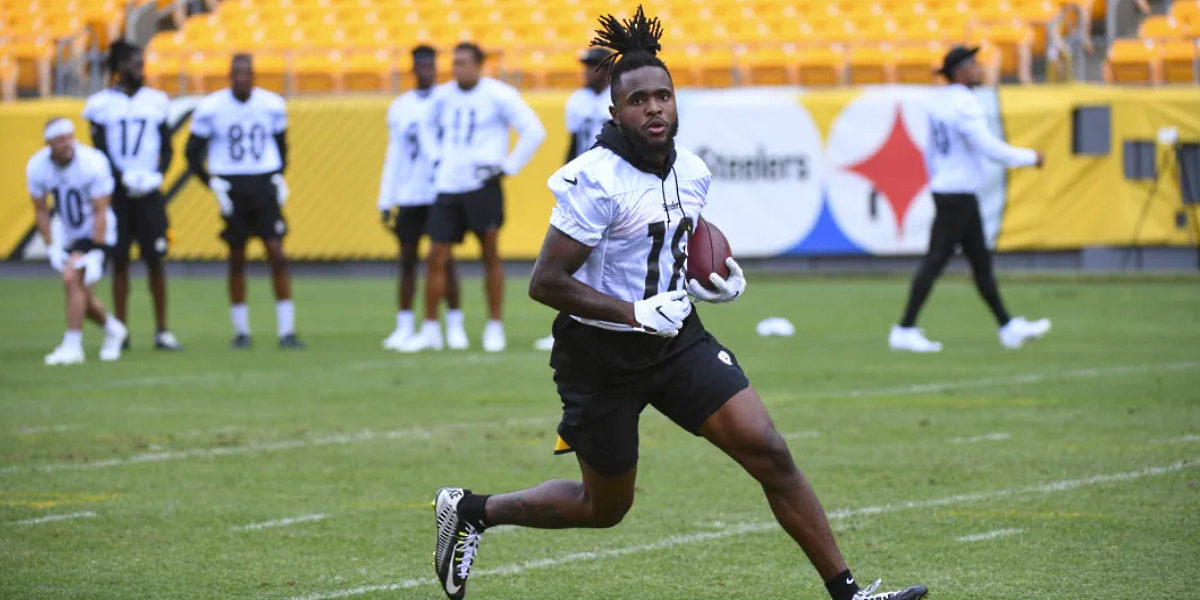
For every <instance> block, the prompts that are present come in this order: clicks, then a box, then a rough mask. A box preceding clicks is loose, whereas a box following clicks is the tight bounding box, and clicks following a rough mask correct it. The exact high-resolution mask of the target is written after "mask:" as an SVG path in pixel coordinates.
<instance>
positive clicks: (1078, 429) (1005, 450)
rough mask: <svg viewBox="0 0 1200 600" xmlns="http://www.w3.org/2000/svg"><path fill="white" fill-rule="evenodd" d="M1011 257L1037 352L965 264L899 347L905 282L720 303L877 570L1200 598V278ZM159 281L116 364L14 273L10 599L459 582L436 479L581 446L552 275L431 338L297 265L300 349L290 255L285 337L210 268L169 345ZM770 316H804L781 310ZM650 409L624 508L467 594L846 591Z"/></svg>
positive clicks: (953, 592)
mask: <svg viewBox="0 0 1200 600" xmlns="http://www.w3.org/2000/svg"><path fill="white" fill-rule="evenodd" d="M1006 279H1007V281H1006V282H1004V289H1003V291H1004V293H1005V294H1006V299H1007V301H1008V304H1009V305H1010V306H1011V307H1012V308H1013V309H1014V311H1015V312H1017V313H1020V314H1025V315H1027V316H1029V317H1040V316H1047V317H1050V318H1052V319H1053V320H1054V329H1053V331H1052V332H1051V333H1050V335H1049V336H1048V337H1047V338H1046V339H1044V340H1041V341H1040V342H1039V343H1037V344H1035V345H1033V346H1031V347H1027V348H1025V349H1023V350H1020V351H1015V352H1014V351H1005V350H1002V349H1001V348H1000V346H999V344H998V343H997V341H996V337H995V330H994V328H993V327H992V325H991V324H990V322H989V318H988V316H987V313H986V309H985V307H984V306H983V304H982V303H981V302H980V301H979V300H978V298H977V297H976V295H975V292H974V290H973V289H972V288H971V287H970V285H969V284H968V282H967V281H966V280H965V279H963V278H947V279H945V280H943V281H942V282H941V283H940V284H939V286H938V288H937V289H936V291H935V292H934V295H933V298H932V300H931V302H930V305H929V306H928V309H927V311H926V313H925V318H924V319H923V321H922V325H923V326H924V327H925V328H926V329H927V331H928V332H929V334H930V336H931V337H933V338H934V339H939V340H941V341H942V342H944V343H945V344H946V347H947V351H946V352H943V353H942V354H941V355H936V356H915V355H902V354H894V353H890V352H889V351H888V350H887V349H886V344H885V340H886V332H887V329H888V327H889V326H890V324H891V322H892V320H893V319H894V318H895V317H896V316H897V315H898V313H899V311H900V309H901V303H902V300H903V296H904V294H905V291H906V282H905V281H904V280H902V279H866V278H851V279H837V278H802V277H796V278H767V277H759V278H755V277H754V276H753V274H751V277H750V288H749V294H748V295H747V296H746V297H745V298H744V300H742V301H740V302H738V303H735V304H733V305H727V306H719V307H706V308H703V312H704V315H705V320H706V323H707V324H708V325H709V326H710V328H711V329H712V330H713V331H714V333H715V334H716V335H717V336H718V337H719V338H720V339H721V340H722V341H723V342H724V343H725V344H727V345H728V346H730V347H731V348H732V349H733V350H735V351H736V352H737V354H738V357H739V359H740V360H741V362H742V363H743V365H744V366H745V367H746V370H747V372H748V374H749V375H750V377H751V379H752V381H754V383H755V385H756V387H757V388H758V390H759V391H760V393H761V394H762V396H763V397H764V398H765V400H766V402H767V404H768V406H769V408H770V409H771V411H772V413H773V416H774V418H775V421H776V424H777V426H778V428H779V430H780V431H781V432H783V433H784V434H785V435H786V436H787V437H788V439H789V443H790V445H791V448H792V452H793V453H794V454H795V456H796V458H797V461H798V462H799V463H800V465H801V467H802V468H803V469H804V470H805V471H806V473H807V474H808V476H809V478H810V479H811V480H812V482H813V484H814V486H815V487H816V489H817V492H818V494H819V495H820V496H821V498H822V501H823V503H824V505H825V507H826V509H827V510H828V511H829V512H830V514H831V518H832V520H833V524H834V528H835V530H836V532H837V534H838V537H839V541H840V543H841V546H842V549H843V552H844V553H845V554H846V556H847V559H848V560H849V561H850V564H851V566H852V568H853V569H854V572H855V574H856V575H857V576H858V577H859V579H860V580H861V579H873V578H875V577H884V578H885V585H886V584H888V583H891V584H893V585H900V584H910V583H917V582H923V583H926V584H928V585H929V587H930V588H931V590H932V593H933V597H935V598H954V599H960V598H961V599H971V598H996V599H1011V598H1022V599H1034V598H1045V599H1062V598H1105V599H1108V598H1200V591H1198V590H1200V588H1198V587H1197V585H1196V583H1195V581H1194V580H1195V578H1196V576H1197V575H1200V570H1198V565H1200V484H1198V481H1200V352H1198V351H1200V280H1197V279H1195V278H1186V279H1177V280H1128V279H1126V280H1120V279H1118V280H1087V279H1083V280H1080V279H1070V278H1061V279H1060V278H1013V277H1008V278H1006ZM135 283H136V285H135V294H134V304H133V309H132V310H133V314H134V318H133V319H132V327H133V329H134V334H135V338H134V340H133V343H134V349H133V351H131V352H129V353H128V354H126V356H125V357H124V358H123V359H122V360H121V361H120V362H119V363H115V364H101V363H100V362H99V361H98V360H96V348H97V347H98V344H99V340H100V336H99V333H98V331H97V330H96V329H95V328H89V329H88V330H87V331H86V333H85V336H86V337H85V342H86V344H87V348H88V353H89V355H88V360H89V362H88V363H87V364H85V365H82V366H79V367H67V368H48V367H44V366H43V365H42V364H41V361H42V355H43V354H45V353H46V352H48V351H49V350H50V349H51V348H52V347H53V346H54V345H56V344H57V343H58V341H59V338H60V336H61V330H62V317H61V312H62V308H61V307H62V299H61V291H60V286H58V285H57V284H56V283H55V281H54V280H53V279H37V280H26V279H6V280H5V281H4V282H3V283H2V284H0V285H2V287H3V294H0V330H2V331H3V332H4V335H3V336H0V537H2V539H3V543H2V544H0V598H89V599H92V598H120V599H137V598H222V599H234V598H267V599H285V598H297V597H303V598H309V599H313V600H315V599H325V598H343V597H346V598H417V599H425V598H428V599H436V598H440V597H442V595H441V592H440V591H439V590H438V588H437V587H436V586H435V584H434V581H433V578H432V575H431V572H432V571H431V569H430V567H429V563H430V555H431V553H432V550H433V545H434V543H433V528H432V511H431V510H430V509H429V507H428V503H429V501H430V499H431V497H432V494H433V492H434V491H435V490H436V489H437V488H438V487H440V486H443V485H465V486H468V487H472V488H473V489H475V490H476V491H480V492H492V491H506V490H510V489H514V488H519V487H524V486H528V485H531V484H534V483H537V482H539V481H541V480H543V479H545V478H550V477H574V476H575V474H576V472H577V471H576V466H575V462H574V459H572V458H571V457H555V456H553V455H552V454H551V449H552V445H553V442H554V426H555V424H556V422H557V417H558V414H559V406H558V400H557V397H556V396H555V394H554V388H553V386H552V383H551V381H550V370H549V368H548V366H547V364H546V363H547V355H546V354H544V353H539V352H536V351H534V350H532V349H531V348H532V342H533V340H534V339H535V338H537V337H540V336H542V335H545V334H546V333H547V330H548V327H549V321H550V318H551V313H550V311H549V310H547V309H544V308H541V307H538V306H535V305H534V304H533V303H532V302H531V301H529V300H527V299H525V297H524V282H523V281H518V280H513V281H511V282H510V285H509V303H508V314H509V315H510V316H509V319H508V329H509V342H510V349H509V351H507V352H505V353H503V354H500V355H485V354H483V353H482V352H479V351H470V352H466V353H440V354H429V355H421V356H412V357H409V356H401V355H397V354H394V353H385V352H383V351H381V350H380V349H379V343H380V341H381V340H382V339H383V337H384V336H386V335H387V333H388V332H389V331H390V329H391V324H392V307H391V303H392V296H393V292H392V285H393V284H392V282H391V281H388V280H385V279H334V278H306V279H302V280H299V281H297V283H296V303H297V315H298V317H297V318H298V322H299V328H300V332H301V335H302V337H303V338H304V340H305V341H306V342H308V344H309V350H307V351H305V352H302V353H283V352H280V351H279V350H277V349H276V348H275V346H274V344H273V343H272V342H273V337H274V336H273V332H274V314H273V311H272V308H271V302H270V299H269V292H268V289H269V288H268V285H267V283H266V282H265V281H262V280H256V281H254V282H252V289H251V296H252V302H251V319H252V322H253V324H254V326H255V332H256V334H257V337H256V343H257V346H256V347H255V348H254V349H252V350H250V351H248V352H242V353H235V352H233V351H230V350H228V346H227V344H228V340H229V324H228V316H227V315H228V312H227V307H226V305H225V300H224V286H223V282H222V281H221V280H219V279H205V278H197V279H184V280H176V281H174V282H173V283H172V287H171V295H172V301H173V304H172V307H173V308H172V315H171V316H172V321H173V328H174V330H175V332H176V333H177V334H178V335H179V337H180V339H181V340H182V341H183V342H184V344H186V345H187V351H186V352H183V353H179V354H164V353H156V352H154V351H152V350H148V347H149V346H150V333H151V332H150V328H149V322H150V319H149V311H148V301H147V298H146V294H145V293H144V291H143V290H144V285H143V284H142V282H140V281H139V282H135ZM466 283H467V286H466V289H467V291H469V292H470V294H469V295H468V305H467V313H468V326H469V329H468V331H469V333H471V335H472V343H473V344H474V345H475V347H476V348H478V344H479V337H478V335H479V331H480V330H481V328H482V324H483V323H482V319H481V314H480V313H481V309H480V306H481V302H480V298H479V289H478V288H479V285H478V281H477V280H472V281H468V282H466ZM105 285H106V284H105ZM103 294H104V297H107V295H108V290H107V287H105V288H104V289H103ZM768 316H785V317H788V318H789V319H791V320H792V321H793V322H794V323H795V324H796V325H797V329H798V331H797V335H796V336H795V337H793V338H788V339H782V338H770V339H763V338H759V337H757V336H756V335H755V333H754V324H755V323H756V322H757V321H758V320H759V319H762V318H765V317H768ZM89 327H90V326H89ZM641 432H642V460H641V464H640V472H639V483H638V498H637V501H636V503H635V506H634V508H633V511H632V512H631V513H630V514H629V516H628V517H627V519H626V520H625V522H624V523H622V524H621V525H620V526H619V527H617V528H615V529H611V530H601V531H562V532H545V531H534V530H520V529H512V528H507V529H506V528H498V529H495V530H492V531H490V532H489V533H488V534H486V535H485V537H484V541H483V544H482V548H481V554H480V558H479V560H478V562H477V563H476V564H477V570H476V572H475V575H474V576H473V577H472V578H471V582H470V588H471V593H470V595H469V596H468V597H469V598H477V599H483V598H487V599H497V600H498V599H510V600H518V599H520V600H527V599H540V598H544V599H563V598H579V599H668V598H669V599H673V600H676V599H693V598H739V599H741V598H744V599H753V600H761V599H767V598H781V599H783V598H811V599H822V598H826V597H827V596H826V594H825V591H824V588H823V586H822V585H821V582H820V581H819V580H818V578H817V577H816V576H815V574H814V572H813V570H812V568H811V567H810V566H809V565H808V564H807V562H806V560H805V559H804V557H803V555H802V554H801V552H800V551H799V550H798V549H797V548H796V547H795V546H794V545H792V544H791V543H790V541H789V540H788V539H787V538H786V536H785V535H784V534H783V533H782V532H781V531H780V530H778V529H777V528H775V527H773V526H772V524H771V515H770V512H769V510H768V509H767V506H766V503H765V502H764V501H763V499H762V496H761V493H760V491H759V490H758V489H757V488H756V486H755V485H754V484H753V482H752V481H751V480H750V479H749V478H748V477H747V476H746V475H745V474H743V473H742V472H740V471H739V469H738V468H737V467H736V466H735V465H734V464H733V463H732V462H731V461H729V460H728V459H726V458H725V457H724V456H723V455H721V454H719V453H718V452H717V451H716V450H715V449H713V448H710V447H708V446H707V445H706V444H705V443H704V442H703V441H702V440H700V439H698V438H693V437H692V436H690V435H688V434H686V433H685V432H682V431H680V430H677V429H675V428H674V427H673V426H672V425H671V424H670V423H669V422H668V421H667V420H666V419H664V418H662V417H661V416H660V415H658V414H657V413H654V412H653V409H649V410H648V411H647V412H646V413H645V415H644V419H643V421H642V429H641ZM58 517H68V518H61V519H59V520H53V519H55V518H58ZM285 519H294V521H282V522H281V520H285ZM272 525H273V526H272Z"/></svg>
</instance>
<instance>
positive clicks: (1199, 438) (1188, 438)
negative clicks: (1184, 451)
mask: <svg viewBox="0 0 1200 600" xmlns="http://www.w3.org/2000/svg"><path fill="white" fill-rule="evenodd" d="M1196 442H1200V435H1195V434H1188V435H1185V436H1183V437H1177V438H1171V439H1169V440H1154V443H1155V444H1194V443H1196Z"/></svg>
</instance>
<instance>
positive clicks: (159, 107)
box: [83, 40, 182, 350]
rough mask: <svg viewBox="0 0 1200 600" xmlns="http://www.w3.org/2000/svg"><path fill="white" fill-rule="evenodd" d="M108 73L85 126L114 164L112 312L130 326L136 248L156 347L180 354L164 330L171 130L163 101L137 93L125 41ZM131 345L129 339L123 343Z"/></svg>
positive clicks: (132, 53) (138, 69) (137, 55)
mask: <svg viewBox="0 0 1200 600" xmlns="http://www.w3.org/2000/svg"><path fill="white" fill-rule="evenodd" d="M108 68H109V70H110V72H112V73H115V74H116V85H115V86H113V87H110V88H108V89H105V90H101V91H99V92H97V93H95V94H93V95H92V97H90V98H88V101H87V104H86V105H85V106H84V108H83V118H84V119H87V120H88V122H90V123H91V129H92V144H94V145H95V146H96V149H97V150H100V151H101V152H103V153H104V154H105V155H107V156H108V160H109V161H110V162H111V163H112V172H113V178H114V179H115V187H114V188H113V195H112V208H113V213H114V214H116V217H117V244H116V246H115V247H114V248H113V311H114V312H116V314H117V319H119V320H120V321H121V322H123V323H128V320H127V310H126V309H127V307H128V302H129V248H130V245H131V244H132V243H133V241H134V240H136V241H137V243H138V250H139V251H140V252H141V255H142V261H143V262H145V263H146V272H147V274H148V278H149V280H150V296H151V298H152V299H153V301H154V324H155V334H154V347H155V348H157V349H159V350H181V349H182V347H181V346H180V345H179V341H178V340H177V339H176V338H175V335H174V334H172V333H171V331H170V330H169V329H168V328H167V274H166V269H165V267H164V265H163V257H164V256H166V253H167V245H168V240H167V200H166V198H165V197H164V196H163V194H162V192H160V191H159V186H161V185H162V178H163V175H164V174H165V173H166V172H167V167H168V166H170V164H171V155H172V154H173V150H172V149H171V126H170V124H169V123H168V122H167V119H168V114H167V111H168V109H169V102H170V101H169V100H168V99H167V95H166V94H164V93H163V92H161V91H159V90H155V89H151V88H148V87H145V86H143V85H142V83H143V82H144V81H145V75H144V73H143V60H142V49H141V48H139V47H137V46H134V45H132V44H129V43H127V42H125V41H122V40H117V41H115V42H113V43H112V46H111V47H110V48H109V53H108ZM126 344H127V345H128V338H126Z"/></svg>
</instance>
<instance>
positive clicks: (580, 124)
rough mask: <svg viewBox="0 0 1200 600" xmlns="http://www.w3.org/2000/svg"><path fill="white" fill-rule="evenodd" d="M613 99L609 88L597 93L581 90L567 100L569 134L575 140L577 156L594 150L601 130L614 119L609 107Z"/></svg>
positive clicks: (586, 89) (585, 89)
mask: <svg viewBox="0 0 1200 600" xmlns="http://www.w3.org/2000/svg"><path fill="white" fill-rule="evenodd" d="M609 106H612V98H611V95H610V93H609V90H608V88H604V91H602V92H600V93H596V92H593V91H592V88H586V87H585V88H580V89H577V90H575V92H574V93H573V94H571V97H570V98H567V133H570V134H571V135H572V136H574V138H575V156H580V155H582V154H583V153H584V152H587V151H588V150H591V149H592V146H594V145H595V144H596V136H598V135H600V128H602V127H604V124H605V123H606V122H607V121H608V120H609V119H611V118H612V115H610V114H609V113H608V107H609Z"/></svg>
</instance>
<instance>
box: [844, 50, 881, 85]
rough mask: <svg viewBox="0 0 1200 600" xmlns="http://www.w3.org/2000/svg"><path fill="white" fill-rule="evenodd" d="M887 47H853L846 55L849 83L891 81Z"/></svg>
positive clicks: (860, 83) (861, 83)
mask: <svg viewBox="0 0 1200 600" xmlns="http://www.w3.org/2000/svg"><path fill="white" fill-rule="evenodd" d="M890 54H891V48H890V47H888V46H855V47H853V48H851V49H850V52H849V53H847V55H846V71H847V76H848V79H849V83H852V84H857V85H863V84H879V83H887V82H888V81H891V79H892V72H891V65H890V64H889V62H890V56H889V55H890Z"/></svg>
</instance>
